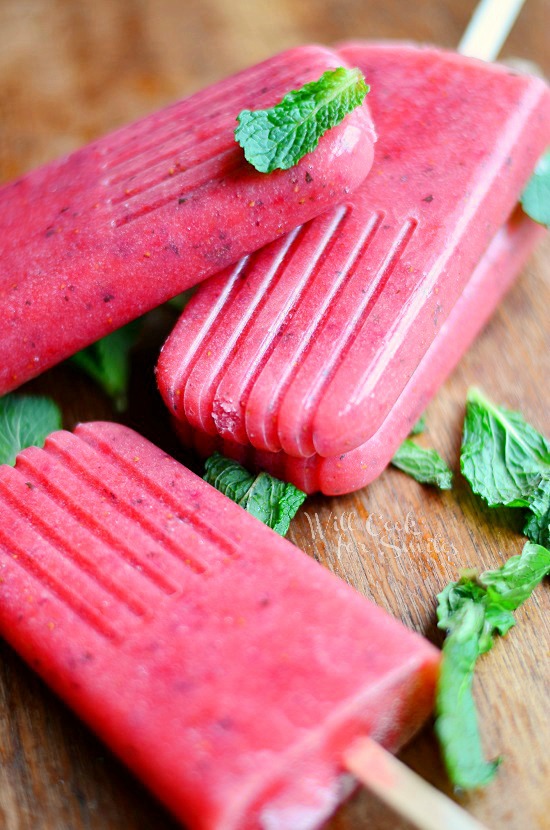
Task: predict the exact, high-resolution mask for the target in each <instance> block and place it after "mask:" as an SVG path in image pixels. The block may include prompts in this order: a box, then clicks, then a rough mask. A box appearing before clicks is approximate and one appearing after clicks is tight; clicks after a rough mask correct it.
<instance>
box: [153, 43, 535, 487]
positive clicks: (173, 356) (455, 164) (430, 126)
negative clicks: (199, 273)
mask: <svg viewBox="0 0 550 830" xmlns="http://www.w3.org/2000/svg"><path fill="white" fill-rule="evenodd" d="M340 50H341V54H342V55H343V56H344V57H345V58H346V60H348V61H351V62H353V64H354V65H357V66H359V67H360V68H361V69H362V71H363V72H364V74H365V76H366V77H368V78H369V82H370V83H371V85H372V92H371V93H370V95H369V104H370V107H371V111H372V113H373V118H374V122H375V126H376V129H377V132H378V135H379V138H378V142H377V145H376V149H375V161H374V165H373V169H372V171H371V175H370V176H369V177H368V178H367V179H366V181H365V182H364V183H363V185H362V186H361V187H360V188H359V189H358V190H357V191H356V193H355V194H354V195H353V196H350V197H348V198H347V199H346V200H345V202H344V203H343V204H342V205H341V206H339V207H338V208H334V209H332V210H331V211H328V212H327V213H325V214H324V215H323V216H321V217H318V218H317V219H315V220H312V221H311V222H310V223H308V224H306V225H304V226H303V227H302V228H300V229H299V230H297V231H294V232H293V233H291V234H289V235H288V236H287V237H286V238H285V239H282V240H278V241H277V242H275V243H273V244H272V245H270V246H268V247H266V248H265V249H263V250H262V251H260V252H258V253H256V254H255V255H253V256H252V257H249V258H248V259H246V260H242V261H241V262H240V263H239V264H238V265H236V266H235V267H234V268H232V269H227V270H226V271H225V272H224V273H223V274H220V275H217V276H216V277H213V278H211V279H210V280H209V281H208V282H206V283H205V284H204V285H202V286H201V287H200V288H199V290H198V291H197V293H196V294H195V296H194V297H193V299H192V301H191V302H190V303H189V305H188V307H187V308H186V309H185V311H184V312H183V314H182V316H181V318H180V320H179V322H178V324H177V325H176V327H175V329H174V332H173V333H172V335H171V336H170V337H169V338H168V340H167V342H166V344H165V346H164V348H163V351H162V354H161V356H160V359H159V363H158V367H157V378H158V384H159V388H160V391H161V394H162V396H163V398H164V400H165V402H166V404H167V406H168V408H169V410H170V411H171V413H172V415H173V416H174V419H175V421H176V424H177V428H178V430H179V432H180V434H181V435H182V437H183V438H184V440H188V441H189V440H191V441H192V442H193V443H194V445H195V446H196V447H198V448H200V449H201V451H204V452H206V453H208V454H209V453H210V452H211V451H212V450H213V449H220V450H221V451H223V452H227V453H228V454H229V455H230V456H231V457H234V458H236V459H237V460H240V461H244V460H246V459H247V458H248V459H249V460H251V461H252V462H253V464H254V465H255V466H258V467H263V468H264V469H268V470H270V471H273V470H274V469H275V470H277V472H275V474H276V475H279V476H280V477H282V478H286V479H288V480H290V481H292V482H293V483H294V484H295V485H296V486H298V487H300V488H301V489H304V490H306V491H308V492H311V490H312V489H318V488H320V489H322V490H323V491H324V492H328V493H338V492H340V493H342V492H347V491H349V490H351V489H357V487H360V486H363V485H364V484H365V483H367V481H368V480H371V479H372V477H374V475H376V474H377V473H379V472H380V471H381V469H382V468H383V467H384V466H385V465H386V464H388V463H389V461H390V459H391V456H392V453H393V451H394V450H395V449H396V447H397V445H398V443H399V442H400V441H401V440H402V439H403V438H405V437H406V434H407V431H408V429H410V427H411V426H412V424H413V423H414V420H415V419H416V417H417V415H418V414H419V413H418V412H417V413H416V414H415V413H414V412H411V413H410V418H409V419H408V423H407V418H406V417H405V418H404V419H402V422H401V424H400V427H399V429H400V433H399V434H397V433H396V434H395V435H393V434H392V432H391V430H389V429H386V428H385V427H386V426H387V425H391V424H392V423H394V425H395V418H394V413H395V414H396V413H398V412H399V407H400V405H401V403H400V401H402V400H404V397H403V396H405V394H406V390H407V387H408V388H409V392H410V389H411V388H412V386H414V383H415V380H414V379H415V373H416V372H418V371H419V370H420V366H421V365H422V364H423V361H424V358H425V356H426V355H427V353H428V352H429V351H430V347H431V345H432V344H433V345H434V349H437V348H438V347H439V346H440V345H441V344H442V342H443V340H442V339H441V335H442V331H443V328H444V325H445V321H446V320H447V319H448V318H449V317H450V315H451V314H452V313H453V309H454V307H455V306H456V305H457V304H458V303H459V302H460V297H461V295H462V293H463V292H464V291H465V290H466V288H467V286H468V284H469V281H470V280H471V279H472V278H473V276H472V275H473V274H475V273H476V271H477V269H480V270H481V276H479V277H477V278H476V291H475V292H474V291H473V290H472V291H471V292H470V293H469V295H468V294H467V296H470V298H473V297H474V296H475V307H474V306H472V315H473V321H472V322H474V320H475V325H473V326H465V327H464V336H462V335H461V333H460V325H461V324H456V325H455V326H454V327H453V334H452V335H449V334H446V335H445V337H446V338H449V337H451V338H452V341H453V342H452V343H451V344H450V345H449V341H447V342H448V347H445V349H446V351H445V354H446V357H445V361H446V366H442V365H441V362H440V367H439V369H438V370H437V371H438V378H439V379H438V380H437V381H435V370H434V382H432V379H431V378H430V372H429V371H427V370H426V369H424V372H423V381H422V383H423V387H422V388H421V389H419V390H418V394H417V396H416V399H415V400H416V401H417V402H418V401H422V404H423V405H425V403H426V402H427V400H428V399H429V397H431V395H432V394H433V392H435V389H436V388H437V385H438V384H439V383H440V382H441V381H442V380H443V378H444V377H445V374H446V372H448V371H450V369H451V368H452V366H453V365H454V363H453V361H455V360H456V359H458V356H459V355H460V354H461V353H462V351H463V350H464V349H465V348H466V346H467V345H468V343H469V342H471V339H472V338H473V337H474V336H475V333H477V331H478V330H479V328H480V327H481V326H482V324H483V323H484V321H485V320H486V319H487V317H488V316H489V313H490V311H491V310H492V309H493V308H494V306H495V305H496V303H497V301H498V299H499V298H500V297H501V296H502V293H503V288H504V286H505V285H506V286H507V285H509V284H510V283H511V281H512V279H513V277H514V276H515V275H516V274H517V272H518V270H519V268H520V267H521V264H522V262H523V261H524V260H525V258H526V257H527V255H528V253H529V251H530V250H531V249H532V247H533V246H534V244H535V243H536V241H537V240H538V239H539V237H540V233H541V232H542V230H541V229H540V228H538V227H537V226H536V225H535V223H533V222H532V221H531V220H529V219H527V218H526V217H525V216H523V215H518V214H514V211H515V208H516V205H517V202H518V198H519V196H520V194H521V192H522V190H523V188H524V186H525V183H526V182H527V180H528V179H529V176H530V175H531V173H532V170H533V168H534V166H535V163H536V161H537V160H538V158H539V156H540V155H541V153H542V152H543V150H544V149H545V147H546V145H547V144H548V143H549V142H550V94H549V91H548V87H547V86H546V84H545V83H544V82H543V81H541V80H540V79H538V78H534V77H530V76H524V75H519V74H517V73H514V72H511V71H510V70H508V69H506V68H504V67H502V66H496V65H492V64H487V63H485V62H482V61H479V60H476V59H473V58H464V57H462V56H460V55H457V54H456V53H453V52H446V51H443V50H440V49H436V48H434V47H418V46H414V45H412V44H407V43H405V44H400V43H387V42H381V43H367V42H358V43H351V44H347V45H342V46H341V47H340ZM489 104H490V105H489ZM508 230H509V239H508V240H507V239H505V238H504V237H505V236H506V234H507V233H508ZM514 240H516V241H520V242H521V244H520V246H519V248H518V250H517V251H515V250H514V248H513V244H512V242H513V241H514ZM510 251H512V256H511V261H510V264H509V265H508V264H507V263H506V256H507V255H509V253H510ZM498 267H503V269H504V271H503V278H502V286H501V287H500V286H499V283H498V278H497V277H498V275H497V273H496V269H497V268H498ZM244 277H246V279H244ZM462 314H463V317H464V318H465V319H466V318H467V317H468V309H464V310H463V311H462ZM447 332H448V329H447ZM466 332H469V333H468V334H467V333H466ZM432 354H433V353H432ZM424 365H425V364H424ZM409 400H410V398H409ZM404 428H405V432H402V430H403V429H404ZM379 435H380V441H379V440H378V436H379ZM186 436H187V438H186ZM388 437H389V439H390V440H389V442H388V443H387V446H386V449H384V446H383V441H382V438H384V439H388ZM373 446H374V447H375V448H376V453H377V455H376V457H373V455H372V453H370V450H372V448H373ZM365 447H368V448H369V449H368V450H367V452H366V453H364V454H362V450H361V448H365ZM369 453H370V454H369ZM348 460H349V463H348ZM329 467H330V473H329V472H328V471H327V468H329ZM339 469H342V473H341V474H340V472H339ZM282 470H284V472H282ZM322 470H323V472H321V471H322Z"/></svg>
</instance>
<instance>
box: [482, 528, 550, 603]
mask: <svg viewBox="0 0 550 830" xmlns="http://www.w3.org/2000/svg"><path fill="white" fill-rule="evenodd" d="M547 574H550V550H548V549H547V548H544V547H542V545H535V544H533V543H532V542H527V543H526V544H525V547H524V548H523V551H522V552H521V555H520V556H512V557H511V558H510V559H508V561H507V562H506V563H505V564H504V565H503V566H502V568H498V569H497V570H495V571H485V573H482V574H481V575H480V577H479V582H480V584H481V585H483V586H484V587H485V588H486V589H487V596H488V600H489V603H494V604H498V605H499V606H500V607H502V608H506V609H508V610H510V611H515V610H516V608H519V606H520V605H521V604H522V603H523V602H525V600H526V599H529V597H530V596H531V594H532V592H533V590H534V589H535V588H536V587H537V585H538V584H539V583H540V582H542V580H543V579H544V577H545V576H547Z"/></svg>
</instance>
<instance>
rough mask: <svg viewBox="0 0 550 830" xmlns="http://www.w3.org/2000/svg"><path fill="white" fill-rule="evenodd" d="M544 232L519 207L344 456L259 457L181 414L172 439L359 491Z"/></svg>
mask: <svg viewBox="0 0 550 830" xmlns="http://www.w3.org/2000/svg"><path fill="white" fill-rule="evenodd" d="M544 234H545V230H544V228H543V227H542V226H541V225H537V224H536V223H535V222H533V221H532V220H531V219H529V217H527V216H525V214H524V213H523V212H522V211H521V209H520V208H519V207H518V208H517V210H516V211H515V213H514V215H513V216H512V217H511V218H510V220H509V221H508V222H507V223H506V224H505V225H504V227H503V228H501V230H500V231H499V232H498V233H497V234H496V236H495V238H494V239H493V241H492V242H491V245H490V246H489V249H488V250H487V251H486V253H485V254H484V255H483V257H482V259H481V262H480V263H479V265H478V266H477V268H476V269H475V271H474V273H473V274H472V276H471V278H470V280H469V281H468V284H467V285H466V287H465V288H464V289H463V292H462V294H461V296H460V298H459V299H458V300H457V302H456V304H455V306H454V308H453V310H452V311H451V313H450V315H449V317H448V318H447V320H446V321H445V322H444V323H443V325H442V327H441V329H440V331H439V333H438V335H437V337H436V338H435V340H434V341H433V343H432V345H431V346H430V348H429V349H428V351H427V352H426V354H425V355H424V357H423V358H422V361H421V362H420V365H419V366H418V368H417V369H416V371H415V372H414V373H413V375H412V377H411V379H410V380H409V382H408V383H407V385H406V386H405V389H404V390H403V392H402V393H401V395H400V397H399V398H398V400H397V401H396V403H395V405H394V406H393V407H392V409H391V411H390V413H389V415H388V416H387V418H386V420H385V421H384V423H383V424H382V426H381V427H380V429H379V430H378V431H377V432H376V433H375V434H374V435H373V436H372V438H370V439H369V440H368V441H366V442H365V443H364V444H362V445H361V446H360V447H356V448H355V449H354V450H351V452H348V453H344V454H342V455H338V456H333V457H330V458H323V457H322V456H320V455H312V456H310V457H309V458H295V457H293V456H290V455H288V454H287V453H285V452H282V451H280V452H276V453H272V452H262V451H261V450H256V449H254V447H252V446H250V445H248V446H243V445H242V444H237V443H236V442H234V441H229V440H227V439H225V440H224V439H223V438H221V437H220V436H213V435H208V434H207V433H205V432H202V431H200V430H194V429H193V428H192V427H191V426H190V425H189V423H188V422H186V421H184V420H183V419H181V417H180V418H179V419H177V420H176V419H174V425H175V427H176V430H177V432H178V435H179V436H180V438H181V440H182V441H183V443H184V444H186V445H187V446H191V447H193V448H194V449H195V450H196V451H197V452H198V453H199V454H200V455H203V456H209V455H211V454H212V453H213V452H216V451H219V452H221V453H223V455H226V456H228V457H229V458H234V459H235V460H236V461H239V462H240V463H241V464H244V465H245V466H246V467H249V468H252V469H260V470H266V471H267V472H269V473H271V474H272V475H274V476H277V477H278V478H281V479H283V480H285V481H291V482H292V483H293V484H295V485H296V486H297V487H299V488H300V489H301V490H304V491H305V492H306V493H314V492H315V491H317V490H320V491H321V492H323V493H325V494H327V495H330V496H336V495H340V494H342V493H350V492H352V491H353V490H359V489H360V488H361V487H365V485H367V484H369V483H370V482H371V481H373V479H375V478H376V477H377V476H378V475H380V473H381V472H382V470H383V469H384V468H385V467H386V466H387V465H388V464H389V463H390V461H391V458H392V456H393V454H394V453H395V451H396V450H397V448H398V446H399V445H400V443H401V442H402V441H403V440H404V439H405V438H406V437H407V435H408V434H409V433H410V431H411V429H412V427H413V426H414V424H415V423H416V421H417V420H418V418H419V417H420V415H421V414H422V412H423V411H424V409H425V408H426V406H427V404H428V403H429V401H430V400H431V399H432V397H433V396H434V395H435V393H436V392H437V390H438V388H439V387H440V386H441V384H442V383H443V381H444V380H445V378H446V377H447V376H448V375H449V374H450V373H451V372H452V370H453V369H454V367H455V366H456V364H457V363H458V361H459V360H460V358H461V357H462V355H463V354H464V352H465V351H466V349H467V348H468V347H469V346H470V344H471V343H472V342H473V340H474V339H475V338H476V337H477V335H478V334H479V332H480V331H481V329H482V328H483V326H484V325H485V324H486V322H487V321H488V319H489V317H490V316H491V314H492V313H493V311H494V310H495V307H496V306H497V305H498V303H499V302H500V300H501V299H502V297H503V296H504V294H505V293H506V291H507V290H508V289H509V288H510V286H511V285H512V283H513V282H514V280H515V278H516V277H517V275H518V274H519V273H520V271H521V268H522V266H523V265H524V263H525V261H526V260H527V258H528V257H529V255H530V254H531V252H532V251H533V248H534V247H535V246H536V245H537V243H538V242H539V241H540V239H541V238H542V237H543V236H544Z"/></svg>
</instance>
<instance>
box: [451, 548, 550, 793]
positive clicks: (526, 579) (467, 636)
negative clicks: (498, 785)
mask: <svg viewBox="0 0 550 830" xmlns="http://www.w3.org/2000/svg"><path fill="white" fill-rule="evenodd" d="M549 573H550V550H547V549H546V548H544V547H542V546H541V545H535V544H533V543H531V542H527V543H526V545H525V547H524V548H523V551H522V553H521V555H520V556H513V557H512V558H511V559H509V560H508V561H507V562H506V563H505V564H504V565H503V566H502V567H501V568H498V569H497V570H494V571H485V573H482V574H481V575H480V576H476V575H475V574H474V573H472V572H469V573H467V574H465V575H464V576H463V577H462V578H461V579H460V580H459V581H458V582H451V583H450V584H449V585H447V587H446V588H445V589H444V590H443V591H442V593H441V594H439V595H438V600H439V605H438V608H437V617H438V627H439V628H442V629H445V630H446V631H447V638H446V640H445V642H444V644H443V661H442V664H441V671H440V676H439V682H438V688H437V695H436V723H435V731H436V734H437V736H438V739H439V742H440V746H441V750H442V754H443V758H444V761H445V766H446V768H447V772H448V774H449V777H450V779H451V781H452V782H453V784H454V785H455V787H457V788H458V789H463V790H467V789H474V788H476V787H483V786H485V785H486V784H488V783H489V782H490V781H491V780H492V778H493V777H494V775H495V772H496V769H497V767H498V765H499V763H500V759H496V760H494V761H486V760H485V758H484V756H483V751H482V748H481V739H480V735H479V726H478V718H477V712H476V708H475V703H474V699H473V695H472V683H473V676H474V668H475V663H476V661H477V658H478V657H479V656H480V655H481V654H485V653H486V652H487V651H489V650H490V649H491V648H492V647H493V645H494V642H495V637H496V636H497V635H501V636H502V635H504V634H506V633H507V631H509V630H510V628H512V626H513V625H515V619H514V616H513V614H512V612H513V611H515V610H516V608H518V607H519V606H520V605H521V604H522V603H523V602H524V601H525V600H526V599H528V597H530V596H531V593H532V591H533V590H534V588H536V586H537V585H538V584H539V583H540V582H541V581H542V580H543V579H544V577H545V576H546V575H548V574H549Z"/></svg>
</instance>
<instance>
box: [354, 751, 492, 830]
mask: <svg viewBox="0 0 550 830" xmlns="http://www.w3.org/2000/svg"><path fill="white" fill-rule="evenodd" d="M344 764H345V766H346V768H347V769H348V770H349V772H351V773H352V775H354V776H355V777H356V778H357V779H358V780H359V781H360V782H361V783H362V784H363V785H364V786H365V787H366V788H367V789H368V790H370V791H371V792H372V793H374V795H376V796H377V797H378V798H379V799H380V800H381V801H383V802H384V804H386V805H387V806H388V807H390V808H391V809H393V810H394V811H395V812H396V813H398V814H399V815H400V816H402V817H403V818H405V819H407V821H409V822H410V823H411V824H412V825H413V826H414V827H417V828H418V830H442V828H445V830H487V828H486V827H485V825H484V824H481V823H480V822H479V821H478V820H477V819H475V818H474V817H473V816H471V815H470V814H469V813H467V812H466V811H465V810H463V809H462V807H460V806H459V805H458V804H456V803H455V802H454V801H451V799H450V798H447V796H446V795H443V793H441V792H440V791H439V790H437V789H436V788H435V787H432V785H431V784H428V782H427V781H425V780H424V779H423V778H421V777H420V776H419V775H417V774H416V772H413V771H412V770H411V769H409V767H407V766H405V764H402V763H401V761H399V760H398V759H397V758H395V757H394V756H393V755H391V753H389V752H387V750H385V749H383V747H381V746H380V744H377V743H376V741H373V740H372V739H371V738H360V739H359V740H358V741H356V742H355V743H354V744H353V745H352V747H351V748H350V749H349V750H348V751H347V752H346V753H345V755H344Z"/></svg>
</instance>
